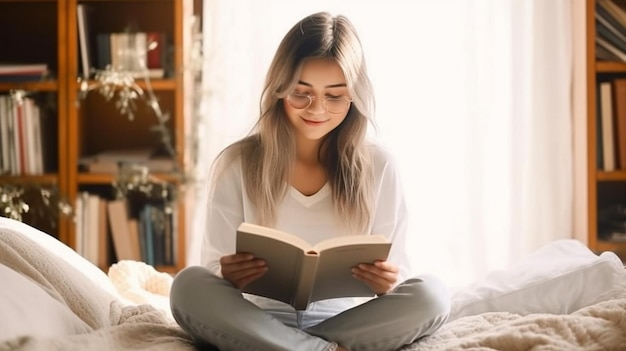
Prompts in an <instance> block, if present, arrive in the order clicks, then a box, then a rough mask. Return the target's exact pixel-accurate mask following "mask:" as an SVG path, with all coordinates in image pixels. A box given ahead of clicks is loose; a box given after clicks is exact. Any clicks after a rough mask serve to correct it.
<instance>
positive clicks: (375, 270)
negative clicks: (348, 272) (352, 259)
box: [352, 261, 398, 295]
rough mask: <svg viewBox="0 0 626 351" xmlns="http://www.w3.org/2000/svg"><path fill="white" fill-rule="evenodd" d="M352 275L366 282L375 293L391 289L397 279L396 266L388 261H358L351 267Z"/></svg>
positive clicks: (378, 293) (382, 292)
mask: <svg viewBox="0 0 626 351" xmlns="http://www.w3.org/2000/svg"><path fill="white" fill-rule="evenodd" d="M352 276H354V277H355V278H356V279H359V280H361V281H362V282H364V283H365V284H367V285H368V286H369V287H370V288H372V291H374V293H376V295H384V294H386V293H388V292H389V291H391V289H393V287H394V286H395V284H396V282H397V280H398V267H397V266H396V265H395V264H393V263H391V262H388V261H376V262H374V264H368V263H360V264H359V265H357V266H356V267H354V268H352Z"/></svg>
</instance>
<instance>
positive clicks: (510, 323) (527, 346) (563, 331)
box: [403, 291, 626, 351]
mask: <svg viewBox="0 0 626 351" xmlns="http://www.w3.org/2000/svg"><path fill="white" fill-rule="evenodd" d="M409 350H411V351H423V350H507V351H515V350H579V351H582V350H605V351H611V350H615V351H618V350H626V291H624V297H622V298H617V299H613V300H609V301H605V302H601V303H598V304H595V305H592V306H588V307H585V308H582V309H580V310H579V311H577V312H574V313H572V314H570V315H551V314H531V315H526V316H520V315H515V314H511V313H502V312H492V313H484V314H481V315H477V316H468V317H463V318H460V319H457V320H455V321H452V322H450V323H448V324H446V325H444V326H443V327H442V329H440V330H439V331H438V332H437V333H435V334H434V335H432V336H430V337H427V338H425V339H423V340H422V341H420V342H418V343H414V344H413V345H410V346H407V347H405V348H404V349H403V351H409Z"/></svg>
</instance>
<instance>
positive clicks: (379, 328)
mask: <svg viewBox="0 0 626 351" xmlns="http://www.w3.org/2000/svg"><path fill="white" fill-rule="evenodd" d="M448 296H449V295H448V292H447V290H446V288H445V286H444V285H443V284H442V283H441V282H439V281H438V280H437V279H435V278H434V277H431V276H420V277H418V278H414V279H409V280H407V281H405V282H404V283H402V284H400V285H398V286H397V287H396V288H395V289H394V290H393V291H392V292H390V293H388V294H386V295H383V296H380V297H377V298H375V299H372V300H370V301H368V302H365V303H363V304H360V305H358V306H356V307H354V308H350V309H348V310H346V311H343V312H340V313H338V314H336V315H333V316H330V317H329V316H325V317H324V318H326V319H323V320H322V321H321V322H320V323H317V324H315V325H312V326H307V327H305V328H301V327H298V325H295V326H290V325H289V324H292V323H286V322H285V320H286V319H285V318H281V317H279V316H278V315H273V314H272V313H271V311H266V310H263V309H261V308H260V307H258V306H257V305H256V304H254V303H252V302H251V301H249V300H247V299H245V298H244V297H243V294H242V293H241V291H239V289H236V288H235V287H233V286H232V285H231V284H230V283H229V282H228V281H226V280H224V279H222V278H219V277H217V276H215V275H213V274H212V273H211V272H210V271H209V270H207V269H205V268H204V267H200V266H193V267H188V268H185V269H184V270H182V271H180V272H179V273H178V274H177V275H176V277H175V278H174V282H173V284H172V288H171V293H170V303H171V307H172V313H173V315H174V318H175V319H176V321H177V322H178V324H179V325H180V326H181V328H182V329H183V330H185V331H186V332H187V333H189V334H190V335H191V336H192V337H193V338H194V339H195V340H196V341H197V342H198V343H199V344H210V345H214V346H216V347H217V348H218V349H219V350H222V351H229V350H233V351H245V350H260V351H279V350H286V351H293V350H303V351H309V350H311V351H316V350H320V351H322V350H323V351H332V350H335V348H336V347H337V344H339V345H341V346H343V347H346V348H348V349H349V350H351V351H361V350H363V351H367V350H375V351H386V350H389V351H391V350H397V349H399V348H401V347H402V346H403V345H406V344H410V343H412V342H413V341H415V340H417V339H419V338H421V337H423V336H426V335H430V334H432V333H433V332H434V331H436V330H437V329H439V327H441V326H442V325H443V324H444V323H445V321H446V319H447V318H448V312H449V310H450V301H449V297H448ZM281 313H282V314H283V315H284V313H285V312H284V311H283V312H281ZM297 313H299V312H296V311H295V310H292V311H291V314H292V315H296V314H297ZM297 319H299V318H295V317H294V318H293V320H297Z"/></svg>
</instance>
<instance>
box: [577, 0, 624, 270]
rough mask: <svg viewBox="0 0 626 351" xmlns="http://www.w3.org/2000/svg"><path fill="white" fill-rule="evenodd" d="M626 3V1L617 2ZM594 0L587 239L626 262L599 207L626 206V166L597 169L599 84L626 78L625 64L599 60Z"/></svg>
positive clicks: (590, 0) (589, 12) (589, 14)
mask: <svg viewBox="0 0 626 351" xmlns="http://www.w3.org/2000/svg"><path fill="white" fill-rule="evenodd" d="M617 3H618V4H620V6H624V5H625V4H624V2H617ZM595 8H596V1H595V0H587V1H586V33H587V34H586V35H587V40H586V47H587V57H586V59H587V145H588V147H587V195H588V200H587V201H588V204H587V208H588V212H587V216H588V228H587V241H588V245H589V247H590V248H591V249H592V250H593V251H595V252H602V251H613V252H615V253H617V254H618V255H620V257H621V258H622V260H625V261H626V242H619V241H610V240H607V239H603V238H602V237H601V235H600V230H599V217H600V213H599V212H600V209H601V208H603V207H605V206H606V205H609V204H613V203H622V204H625V205H626V169H619V168H618V169H616V170H615V171H610V172H606V171H603V170H599V169H598V159H597V152H598V138H597V132H598V130H597V123H596V122H597V118H600V116H597V112H596V111H597V110H596V106H597V104H598V101H599V98H598V96H596V85H597V84H598V82H599V81H602V80H610V79H613V77H626V63H624V62H607V61H597V60H596V44H595V37H596V27H595Z"/></svg>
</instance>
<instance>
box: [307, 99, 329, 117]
mask: <svg viewBox="0 0 626 351" xmlns="http://www.w3.org/2000/svg"><path fill="white" fill-rule="evenodd" d="M307 111H308V112H310V113H312V114H314V115H320V114H322V113H324V112H326V107H324V100H323V99H312V101H311V105H309V107H308V108H307Z"/></svg>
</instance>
